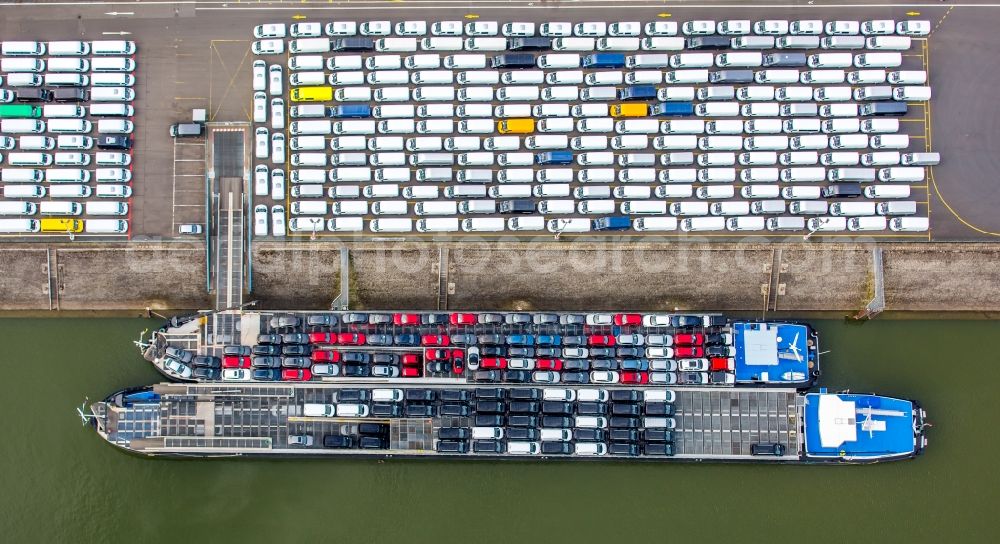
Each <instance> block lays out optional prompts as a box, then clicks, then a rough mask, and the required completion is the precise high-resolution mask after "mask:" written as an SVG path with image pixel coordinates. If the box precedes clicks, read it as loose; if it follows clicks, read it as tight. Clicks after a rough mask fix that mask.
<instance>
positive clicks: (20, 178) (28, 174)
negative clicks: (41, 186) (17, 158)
mask: <svg viewBox="0 0 1000 544" xmlns="http://www.w3.org/2000/svg"><path fill="white" fill-rule="evenodd" d="M44 179H45V175H44V174H43V172H42V171H41V170H37V169H34V168H3V169H0V181H3V182H4V183H38V182H41V181H43V180H44Z"/></svg>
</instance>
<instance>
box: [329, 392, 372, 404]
mask: <svg viewBox="0 0 1000 544" xmlns="http://www.w3.org/2000/svg"><path fill="white" fill-rule="evenodd" d="M368 397H369V394H368V391H366V390H364V389H341V390H340V391H338V392H337V402H352V403H358V402H368Z"/></svg>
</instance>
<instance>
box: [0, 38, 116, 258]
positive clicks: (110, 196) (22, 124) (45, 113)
mask: <svg viewBox="0 0 1000 544" xmlns="http://www.w3.org/2000/svg"><path fill="white" fill-rule="evenodd" d="M2 47H3V50H2V54H3V57H2V60H0V72H2V79H3V81H2V85H3V86H2V88H0V102H2V104H0V119H2V121H0V148H2V149H4V150H5V154H6V157H5V160H4V161H3V162H2V163H0V176H2V177H0V181H2V184H3V188H2V191H3V193H2V194H3V199H2V201H0V212H2V213H0V215H2V216H3V218H2V220H0V232H2V234H3V235H5V236H12V237H13V236H29V237H30V236H36V235H45V236H69V237H70V239H73V238H75V236H77V235H79V236H88V237H89V236H100V237H127V236H128V235H129V225H128V218H129V217H130V211H131V210H130V202H131V197H132V187H131V182H132V171H131V165H132V153H131V147H132V145H131V142H132V140H131V138H132V134H133V132H134V131H135V125H134V123H133V120H134V118H135V108H134V106H133V104H134V101H135V92H134V90H133V89H132V87H133V86H134V85H135V76H134V72H135V70H136V61H135V44H134V42H129V41H124V40H95V41H78V40H72V41H47V42H40V41H4V42H3V45H2Z"/></svg>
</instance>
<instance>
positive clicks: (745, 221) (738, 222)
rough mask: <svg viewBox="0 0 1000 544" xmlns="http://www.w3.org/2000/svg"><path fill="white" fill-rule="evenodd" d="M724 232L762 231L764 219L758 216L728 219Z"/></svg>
mask: <svg viewBox="0 0 1000 544" xmlns="http://www.w3.org/2000/svg"><path fill="white" fill-rule="evenodd" d="M726 230H730V231H741V230H749V231H755V230H764V218H763V217H761V216H759V215H750V216H740V217H730V218H728V219H727V220H726Z"/></svg>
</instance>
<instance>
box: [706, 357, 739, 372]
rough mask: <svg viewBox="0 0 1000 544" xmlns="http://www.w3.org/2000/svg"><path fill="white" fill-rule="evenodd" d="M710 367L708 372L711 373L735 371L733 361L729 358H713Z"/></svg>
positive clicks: (710, 360)
mask: <svg viewBox="0 0 1000 544" xmlns="http://www.w3.org/2000/svg"><path fill="white" fill-rule="evenodd" d="M708 363H709V367H708V370H709V371H711V372H720V371H725V370H732V369H733V360H732V359H730V358H728V357H712V358H711V359H709V360H708Z"/></svg>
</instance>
